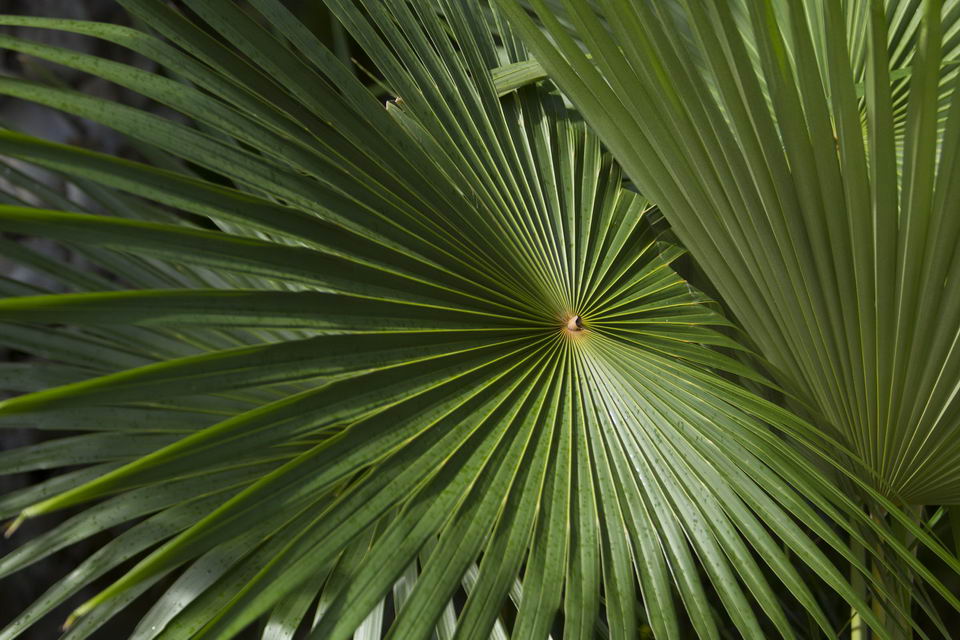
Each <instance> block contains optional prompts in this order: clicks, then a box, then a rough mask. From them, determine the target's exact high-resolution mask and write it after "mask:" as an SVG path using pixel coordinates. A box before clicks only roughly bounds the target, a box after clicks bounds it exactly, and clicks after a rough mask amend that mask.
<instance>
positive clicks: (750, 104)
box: [501, 0, 960, 504]
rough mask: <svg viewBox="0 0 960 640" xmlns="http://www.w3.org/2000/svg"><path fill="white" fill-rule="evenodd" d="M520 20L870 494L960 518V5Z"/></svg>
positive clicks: (692, 6) (541, 7) (688, 5)
mask: <svg viewBox="0 0 960 640" xmlns="http://www.w3.org/2000/svg"><path fill="white" fill-rule="evenodd" d="M501 4H502V5H503V6H505V7H508V8H509V9H510V11H511V15H512V16H513V17H515V18H516V19H517V22H518V24H522V25H524V27H523V30H524V33H525V34H526V35H528V36H529V38H530V42H531V43H535V44H534V45H533V48H534V49H535V51H536V53H537V55H538V57H539V59H540V61H541V63H542V64H543V65H544V67H545V68H546V69H547V71H549V72H550V74H551V75H552V76H553V77H555V78H556V81H557V82H558V83H559V85H560V86H561V88H562V89H563V90H564V91H566V92H567V94H568V95H569V96H570V98H571V100H572V101H573V102H574V103H575V104H576V105H577V107H578V108H579V109H580V110H581V111H582V113H583V114H584V116H585V118H586V120H587V121H588V122H589V123H590V124H591V125H592V126H594V128H595V129H596V130H597V131H598V134H599V135H600V137H601V139H602V140H603V141H604V143H605V144H607V145H608V146H609V148H610V149H611V150H612V151H613V153H614V155H615V157H616V158H617V159H618V160H619V161H620V162H621V163H622V164H623V166H624V168H625V171H626V173H627V174H628V175H629V176H630V177H631V179H632V180H633V181H634V182H635V183H636V184H637V185H638V187H639V189H640V190H641V191H643V192H644V193H645V194H647V195H648V197H650V198H651V199H652V200H654V201H655V202H656V203H657V204H658V205H659V206H660V207H661V209H662V211H663V213H664V215H665V217H666V218H667V219H668V220H669V221H670V223H671V225H672V227H673V229H674V230H675V231H676V233H677V234H678V236H679V237H680V238H681V239H682V241H683V242H684V244H685V246H687V247H688V248H689V250H690V251H691V253H692V255H693V256H694V257H695V258H696V259H697V262H698V264H700V265H701V266H702V267H703V268H704V270H705V271H706V272H707V274H708V275H709V277H710V279H711V281H712V283H713V284H714V285H715V286H716V287H717V289H718V290H719V291H720V293H721V295H722V297H723V299H724V301H725V302H726V303H727V304H729V306H730V308H731V309H732V310H733V313H734V315H735V316H736V318H737V319H738V320H739V321H740V322H741V323H742V324H743V326H744V328H745V329H746V331H747V333H748V334H749V335H750V336H751V338H752V339H754V340H755V341H756V344H757V346H758V349H759V351H760V353H761V354H762V355H763V356H764V357H765V358H766V359H767V360H768V361H769V362H770V363H771V365H772V367H773V369H774V371H775V373H774V377H775V379H776V381H777V383H778V384H780V385H781V386H782V387H784V388H785V389H787V390H789V391H790V393H791V394H792V395H794V396H796V397H798V398H802V399H803V400H804V402H805V403H806V404H808V405H810V407H812V409H811V412H810V413H809V414H808V415H809V416H810V417H811V419H812V420H814V421H815V422H817V423H818V424H820V425H822V426H823V427H824V428H825V429H829V430H832V432H833V433H834V434H835V435H836V436H837V437H838V438H840V439H842V440H843V441H844V442H845V443H846V444H847V445H848V446H849V447H851V448H852V449H854V450H856V451H857V452H858V453H859V455H860V456H861V457H862V459H863V460H864V461H865V462H866V463H867V464H866V469H869V470H870V471H869V475H868V476H865V477H864V480H866V481H868V482H870V483H872V484H873V486H874V487H875V488H876V489H878V490H879V491H881V492H884V493H885V494H886V495H888V496H890V497H891V498H893V499H895V500H897V501H901V502H903V503H906V504H955V503H956V502H957V501H958V500H960V465H958V464H957V460H958V459H960V439H958V438H957V434H958V433H960V431H958V430H960V422H958V416H960V413H958V408H960V404H958V398H957V393H956V391H957V380H958V379H960V352H958V350H957V349H956V348H955V347H956V341H957V337H958V335H960V302H958V301H960V298H958V297H957V286H956V281H957V278H958V276H960V271H958V265H960V263H958V262H957V261H956V260H955V259H954V258H955V254H956V247H957V246H958V242H960V224H958V222H957V220H958V216H957V203H958V202H960V199H958V197H957V193H956V190H957V180H956V175H957V164H956V156H957V153H958V150H960V135H958V133H960V100H958V99H953V98H952V96H954V95H955V92H954V90H953V89H954V85H955V84H956V77H957V75H956V66H955V64H953V62H952V57H951V56H954V55H955V49H956V46H957V44H956V29H957V18H958V7H957V4H956V3H955V2H938V1H933V0H931V1H929V2H927V1H924V2H886V3H884V2H881V1H879V0H876V1H872V2H866V1H864V2H851V3H845V4H844V3H831V2H824V3H819V2H811V3H788V2H784V3H781V2H773V1H767V2H746V3H743V5H744V7H743V11H742V12H739V13H738V11H737V10H736V5H731V4H729V3H720V2H706V3H694V2H682V3H677V4H676V5H675V6H676V8H677V9H679V10H678V11H673V12H668V11H667V10H666V9H664V8H662V7H654V6H653V5H648V4H646V3H626V2H617V1H615V0H610V1H609V2H603V3H598V7H601V10H602V12H605V13H606V14H607V15H608V16H609V15H614V14H615V15H616V16H617V21H616V22H602V21H601V20H600V19H599V18H597V17H596V15H595V14H592V13H591V12H588V11H585V10H583V6H582V5H581V4H579V3H576V2H567V3H565V5H566V13H564V14H562V15H563V16H564V17H565V18H566V19H569V20H570V21H572V22H573V23H574V24H575V28H576V31H577V32H578V33H580V34H589V35H584V36H583V38H584V39H583V43H584V44H585V48H586V50H587V52H589V54H591V55H592V58H589V59H588V58H587V57H585V54H584V52H583V50H582V49H581V47H580V46H578V45H575V44H574V43H573V42H572V41H571V40H570V39H569V38H567V39H564V38H563V37H562V34H563V33H565V28H564V27H563V26H561V25H560V24H559V23H558V22H556V21H555V20H554V15H555V12H556V5H551V6H550V7H547V5H545V4H544V3H542V2H534V3H532V4H534V5H535V6H536V7H537V8H538V15H539V17H540V18H541V19H542V20H543V21H544V23H545V24H547V25H548V26H547V28H548V29H549V31H550V32H551V33H553V34H554V35H556V36H557V39H556V42H555V43H549V42H547V41H546V39H545V38H544V36H543V32H541V31H540V30H539V28H538V27H537V26H535V25H534V24H533V23H532V22H530V20H529V17H528V16H527V15H526V14H525V13H523V11H522V10H521V9H520V8H519V7H518V6H517V5H516V4H514V3H511V2H507V1H504V2H502V3H501ZM628 5H630V6H628ZM908 5H909V6H908ZM910 7H914V8H919V10H917V11H913V10H912V9H910ZM844 8H846V11H845V10H844ZM745 23H746V26H744V24H745ZM850 24H856V25H859V26H860V27H861V29H860V31H856V32H852V31H850V30H849V29H848V26H849V25H850ZM861 32H862V34H861ZM681 33H683V34H688V35H689V36H690V37H689V38H686V39H685V40H682V41H681V40H680V38H679V36H680V34H681ZM853 33H857V34H861V35H858V37H857V38H854V37H853V35H851V34H853ZM894 34H895V35H894ZM890 43H893V45H896V46H893V45H891V44H890ZM688 48H689V49H690V51H689V52H688V51H687V49H688ZM708 52H710V55H707V53H708ZM696 60H704V61H705V64H703V65H700V64H697V63H696V62H694V61H696ZM905 60H909V61H910V64H909V69H908V70H909V73H908V74H907V75H906V77H904V76H903V74H902V73H900V74H895V73H894V72H892V71H891V68H892V66H893V65H896V64H903V63H904V61H905ZM901 69H907V68H906V67H901ZM895 75H899V76H900V77H899V78H898V77H895ZM861 78H862V79H863V85H862V86H860V91H858V84H857V81H858V80H860V79H861ZM904 83H907V85H908V91H907V94H906V97H904V96H903V95H901V94H902V93H903V91H904V86H905V85H904ZM861 96H862V97H861ZM902 103H903V104H902ZM904 105H905V106H904ZM899 147H902V152H899V151H898V148H899ZM721 157H722V158H723V159H724V161H723V162H722V163H718V162H717V159H718V158H721Z"/></svg>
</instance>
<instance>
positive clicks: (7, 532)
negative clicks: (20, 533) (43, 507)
mask: <svg viewBox="0 0 960 640" xmlns="http://www.w3.org/2000/svg"><path fill="white" fill-rule="evenodd" d="M26 519H27V516H25V515H24V514H22V513H21V514H20V515H18V516H17V517H16V518H14V520H13V521H12V522H11V523H10V524H8V525H7V528H6V529H4V530H3V537H4V538H9V537H10V536H12V535H13V534H14V533H16V532H17V529H19V528H20V525H22V524H23V521H24V520H26Z"/></svg>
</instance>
